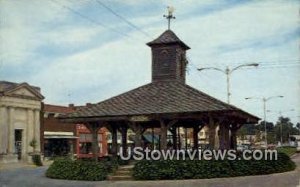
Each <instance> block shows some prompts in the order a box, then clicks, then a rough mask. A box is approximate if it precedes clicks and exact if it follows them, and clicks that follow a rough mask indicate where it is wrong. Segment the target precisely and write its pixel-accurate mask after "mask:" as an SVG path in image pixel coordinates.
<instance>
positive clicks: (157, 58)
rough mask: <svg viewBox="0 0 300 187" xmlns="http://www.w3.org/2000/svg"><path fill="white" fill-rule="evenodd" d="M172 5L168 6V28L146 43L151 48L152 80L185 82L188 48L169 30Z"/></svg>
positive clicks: (166, 16) (172, 17)
mask: <svg viewBox="0 0 300 187" xmlns="http://www.w3.org/2000/svg"><path fill="white" fill-rule="evenodd" d="M173 11H174V8H173V7H168V15H164V17H165V18H166V19H167V20H168V30H166V31H165V32H164V33H162V34H161V35H160V36H159V37H158V38H156V39H155V40H153V41H152V42H149V43H147V45H148V46H149V47H151V50H152V82H156V81H165V80H176V81H181V82H183V83H185V74H186V66H187V63H188V61H187V59H186V50H188V49H190V47H189V46H187V45H186V44H185V43H183V42H182V41H181V40H180V39H179V38H178V37H177V36H176V34H175V33H174V32H173V31H171V29H170V25H171V20H172V19H175V17H174V16H173Z"/></svg>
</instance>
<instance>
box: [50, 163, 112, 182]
mask: <svg viewBox="0 0 300 187" xmlns="http://www.w3.org/2000/svg"><path fill="white" fill-rule="evenodd" d="M111 169H112V167H111V166H110V165H109V164H108V162H92V161H83V160H75V161H74V160H71V159H66V158H58V159H56V160H55V161H54V162H53V164H52V165H50V167H49V168H48V170H47V171H46V176H47V177H49V178H55V179H67V180H87V181H101V180H105V179H106V177H107V174H108V173H109V172H110V171H111Z"/></svg>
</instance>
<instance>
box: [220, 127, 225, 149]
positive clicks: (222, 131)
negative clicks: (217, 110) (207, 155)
mask: <svg viewBox="0 0 300 187" xmlns="http://www.w3.org/2000/svg"><path fill="white" fill-rule="evenodd" d="M219 127H220V137H219V141H220V149H221V150H224V149H226V145H225V141H226V140H225V131H226V127H225V124H224V123H220V125H219Z"/></svg>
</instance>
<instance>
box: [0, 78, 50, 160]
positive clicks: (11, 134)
mask: <svg viewBox="0 0 300 187" xmlns="http://www.w3.org/2000/svg"><path fill="white" fill-rule="evenodd" d="M43 99H44V97H43V96H42V95H41V92H40V88H39V87H35V86H31V85H29V84H27V83H20V84H18V83H12V82H6V81H0V129H1V130H0V163H1V162H2V163H9V162H18V161H30V160H29V159H30V158H29V154H31V153H33V152H35V153H40V150H41V147H40V113H41V102H42V100H43Z"/></svg>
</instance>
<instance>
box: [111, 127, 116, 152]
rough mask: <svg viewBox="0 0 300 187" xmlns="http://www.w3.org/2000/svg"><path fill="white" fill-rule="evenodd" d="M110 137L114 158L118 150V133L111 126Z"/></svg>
mask: <svg viewBox="0 0 300 187" xmlns="http://www.w3.org/2000/svg"><path fill="white" fill-rule="evenodd" d="M111 130H112V131H111V135H112V155H113V156H114V157H115V156H117V149H118V133H117V128H116V127H114V126H112V129H111Z"/></svg>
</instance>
